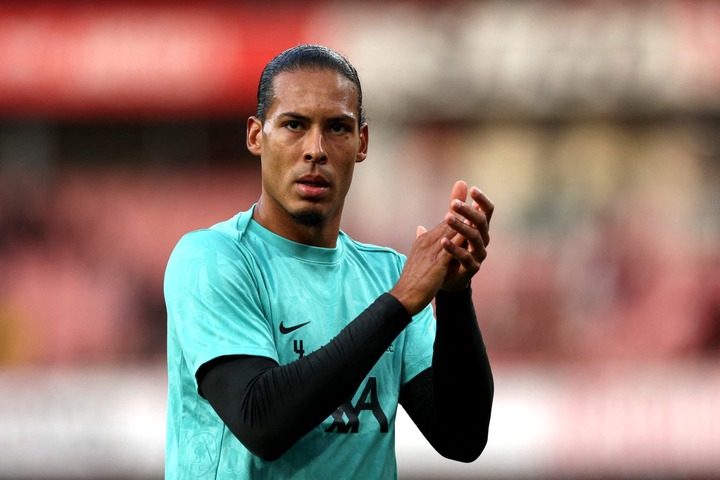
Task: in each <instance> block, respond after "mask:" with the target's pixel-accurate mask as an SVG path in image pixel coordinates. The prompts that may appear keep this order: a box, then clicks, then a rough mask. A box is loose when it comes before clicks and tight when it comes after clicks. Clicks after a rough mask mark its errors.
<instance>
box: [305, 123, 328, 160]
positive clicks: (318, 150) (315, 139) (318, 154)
mask: <svg viewBox="0 0 720 480" xmlns="http://www.w3.org/2000/svg"><path fill="white" fill-rule="evenodd" d="M324 143H325V138H324V137H323V132H322V131H320V130H319V129H311V130H309V131H308V133H307V136H306V137H305V148H304V150H305V152H304V154H303V159H304V160H305V161H306V162H313V163H325V162H327V152H325V146H324Z"/></svg>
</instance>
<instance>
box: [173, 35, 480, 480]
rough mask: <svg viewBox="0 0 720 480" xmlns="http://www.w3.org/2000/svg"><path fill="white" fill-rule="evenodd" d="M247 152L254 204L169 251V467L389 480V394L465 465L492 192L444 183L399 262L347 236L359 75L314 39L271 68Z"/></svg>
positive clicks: (220, 473)
mask: <svg viewBox="0 0 720 480" xmlns="http://www.w3.org/2000/svg"><path fill="white" fill-rule="evenodd" d="M247 146H248V148H249V150H250V151H251V152H252V153H253V154H255V155H257V156H259V157H260V162H261V167H262V193H261V195H260V199H259V200H258V202H257V204H255V205H254V206H253V207H252V208H250V209H249V210H248V211H245V212H241V213H239V214H238V215H236V216H235V217H234V218H232V219H230V220H228V221H226V222H223V223H220V224H218V225H215V226H213V227H211V228H210V229H207V230H201V231H197V232H192V233H189V234H187V235H185V236H184V237H183V238H182V239H181V241H180V242H179V243H178V245H177V246H176V248H175V250H174V251H173V254H172V255H171V257H170V260H169V262H168V267H167V272H166V279H165V297H166V303H167V309H168V374H169V394H168V430H167V452H166V477H167V478H168V479H176V478H192V479H198V478H213V479H215V478H223V479H224V478H252V479H258V478H259V479H273V480H274V479H285V478H298V479H333V480H334V479H346V478H357V479H363V480H366V479H385V478H396V477H397V467H396V462H395V449H394V442H395V436H394V421H395V414H396V409H397V405H398V403H400V404H402V405H403V407H404V408H405V409H406V410H407V412H408V413H409V415H410V416H411V417H412V418H413V420H414V421H415V423H416V424H417V425H418V427H419V428H420V430H421V431H422V432H423V434H424V435H425V436H426V438H427V439H428V440H429V441H430V442H431V444H432V445H433V446H434V447H435V448H436V450H437V451H438V452H440V453H441V454H442V455H444V456H446V457H448V458H452V459H456V460H459V461H464V462H470V461H473V460H475V459H476V458H477V457H478V456H479V455H480V453H481V452H482V450H483V449H484V447H485V444H486V442H487V435H488V425H489V421H490V411H491V406H492V397H493V380H492V374H491V371H490V365H489V362H488V358H487V355H486V352H485V347H484V344H483V341H482V337H481V335H480V331H479V329H478V325H477V320H476V317H475V313H474V308H473V304H472V300H471V294H470V281H471V278H472V277H473V275H474V274H475V273H476V272H477V271H478V269H479V268H480V264H481V262H482V261H483V259H484V258H485V255H486V251H485V247H486V246H487V243H488V241H489V238H488V222H489V220H490V217H491V215H492V211H493V205H492V203H491V202H490V201H489V200H488V199H487V198H486V197H485V195H483V194H482V193H481V192H480V191H479V190H477V189H476V188H472V189H470V191H469V194H470V197H471V199H472V203H471V204H468V203H466V197H467V195H468V188H467V185H466V184H465V183H464V182H458V183H456V185H455V187H454V188H453V190H452V193H451V202H450V207H449V211H448V213H447V215H446V216H445V218H444V220H443V222H442V223H440V224H439V225H438V226H436V227H435V228H433V229H431V230H429V231H426V230H425V229H424V228H422V227H418V232H417V238H416V240H415V242H414V244H413V247H412V249H411V252H410V254H409V255H408V257H407V259H405V258H404V257H403V256H401V255H399V254H398V253H396V252H394V251H392V250H390V249H387V248H381V247H376V246H371V245H366V244H361V243H358V242H356V241H354V240H352V239H351V238H349V237H348V236H347V235H346V234H345V233H343V232H342V231H341V230H340V221H341V216H342V211H343V205H344V201H345V196H346V194H347V192H348V189H349V188H350V183H351V180H352V175H353V170H354V167H355V164H357V163H359V162H362V161H363V160H365V157H366V156H367V149H368V126H367V125H366V124H365V122H364V117H363V108H362V90H361V86H360V81H359V80H358V77H357V72H356V71H355V69H354V68H353V67H352V66H351V65H350V63H349V62H348V61H347V60H346V59H345V58H344V57H342V56H341V55H339V54H337V53H336V52H334V51H332V50H330V49H327V48H325V47H321V46H316V45H301V46H298V47H295V48H292V49H290V50H287V51H285V52H283V53H281V54H280V55H279V56H277V57H276V58H275V59H273V60H272V61H271V62H270V63H269V64H268V66H267V67H266V68H265V70H264V71H263V74H262V77H261V80H260V86H259V90H258V112H257V116H254V117H250V118H249V119H248V123H247ZM433 299H435V305H436V310H437V322H436V320H435V318H434V316H433V309H432V306H431V305H430V303H431V302H432V300H433ZM436 325H437V327H436ZM436 329H437V333H436Z"/></svg>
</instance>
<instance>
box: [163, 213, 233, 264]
mask: <svg viewBox="0 0 720 480" xmlns="http://www.w3.org/2000/svg"><path fill="white" fill-rule="evenodd" d="M246 214H247V212H241V213H239V214H237V215H235V216H234V217H232V218H230V219H228V220H225V221H223V222H220V223H217V224H215V225H213V226H211V227H209V228H203V229H198V230H193V231H191V232H188V233H186V234H184V235H183V236H182V237H181V238H180V240H179V241H178V242H177V244H176V245H175V247H174V248H173V251H172V253H171V254H170V258H169V260H168V266H169V267H171V266H172V265H174V264H178V263H188V262H193V260H203V261H205V262H206V261H208V260H211V261H212V259H215V261H217V260H218V259H234V260H236V261H237V260H241V259H243V258H245V257H247V252H246V247H245V246H243V241H242V240H243V236H244V230H245V225H246V222H244V218H245V216H246Z"/></svg>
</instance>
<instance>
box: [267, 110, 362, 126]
mask: <svg viewBox="0 0 720 480" xmlns="http://www.w3.org/2000/svg"><path fill="white" fill-rule="evenodd" d="M278 117H279V118H292V119H294V120H300V121H309V120H310V117H308V116H307V115H302V114H300V113H297V112H283V113H281V114H279V115H278ZM328 120H329V121H330V122H352V123H353V124H355V123H358V122H357V119H356V118H355V116H353V115H346V114H342V115H333V116H332V117H329V118H328Z"/></svg>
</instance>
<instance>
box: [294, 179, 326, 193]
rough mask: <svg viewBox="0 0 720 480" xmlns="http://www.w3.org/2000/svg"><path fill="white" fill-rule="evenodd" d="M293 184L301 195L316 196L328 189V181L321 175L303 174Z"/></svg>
mask: <svg viewBox="0 0 720 480" xmlns="http://www.w3.org/2000/svg"><path fill="white" fill-rule="evenodd" d="M295 186H296V188H297V189H298V191H299V192H300V194H301V195H302V196H304V197H309V198H316V197H320V196H322V195H324V194H325V193H326V192H327V191H328V190H329V188H330V182H328V181H327V179H326V178H325V177H323V176H321V175H305V176H302V177H300V178H299V179H298V180H297V181H296V182H295Z"/></svg>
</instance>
